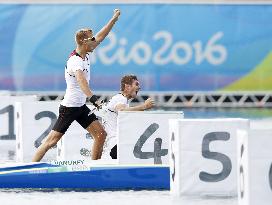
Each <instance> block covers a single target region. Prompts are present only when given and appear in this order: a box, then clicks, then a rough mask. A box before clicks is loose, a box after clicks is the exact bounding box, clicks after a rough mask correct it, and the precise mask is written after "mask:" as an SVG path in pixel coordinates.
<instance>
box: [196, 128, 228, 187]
mask: <svg viewBox="0 0 272 205" xmlns="http://www.w3.org/2000/svg"><path fill="white" fill-rule="evenodd" d="M229 139H230V134H229V133H228V132H210V133H208V134H206V135H205V136H204V138H203V141H202V156H203V157H204V158H207V159H213V160H217V161H219V162H221V163H222V166H223V169H222V171H221V172H220V173H217V174H210V173H207V172H203V171H202V172H200V174H199V178H200V180H202V181H204V182H219V181H222V180H224V179H226V178H227V177H228V176H229V175H230V173H231V169H232V164H231V160H230V158H229V157H228V156H226V155H224V154H222V153H219V152H211V151H210V149H209V145H210V143H211V142H213V141H218V140H220V141H222V140H223V141H227V140H229Z"/></svg>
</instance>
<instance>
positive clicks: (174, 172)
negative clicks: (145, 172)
mask: <svg viewBox="0 0 272 205" xmlns="http://www.w3.org/2000/svg"><path fill="white" fill-rule="evenodd" d="M174 143H176V142H175V134H174V132H172V137H171V150H172V153H171V160H172V163H173V169H172V170H173V172H172V173H171V177H172V181H175V176H176V161H175V154H174V151H173V144H174Z"/></svg>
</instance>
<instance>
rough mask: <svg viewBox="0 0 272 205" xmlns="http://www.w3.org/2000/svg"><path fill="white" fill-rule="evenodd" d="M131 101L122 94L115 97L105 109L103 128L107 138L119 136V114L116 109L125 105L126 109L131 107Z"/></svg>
mask: <svg viewBox="0 0 272 205" xmlns="http://www.w3.org/2000/svg"><path fill="white" fill-rule="evenodd" d="M130 102H131V100H128V99H127V98H126V97H125V96H123V95H122V94H121V93H119V94H116V95H114V96H113V97H112V98H111V99H110V101H109V102H108V104H107V106H106V107H105V108H104V113H103V117H102V120H103V126H104V128H105V130H106V132H107V137H111V136H117V115H118V112H117V110H116V109H115V108H116V105H118V104H123V105H125V106H126V107H129V103H130Z"/></svg>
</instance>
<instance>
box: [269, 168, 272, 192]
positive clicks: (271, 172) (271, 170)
mask: <svg viewBox="0 0 272 205" xmlns="http://www.w3.org/2000/svg"><path fill="white" fill-rule="evenodd" d="M268 178H269V185H270V189H271V191H272V164H271V165H270V169H269V177H268Z"/></svg>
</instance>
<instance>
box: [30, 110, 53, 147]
mask: <svg viewBox="0 0 272 205" xmlns="http://www.w3.org/2000/svg"><path fill="white" fill-rule="evenodd" d="M44 117H48V118H49V119H50V120H51V123H50V125H49V126H48V128H47V129H46V130H45V131H44V132H43V133H42V134H41V135H40V136H39V137H38V138H37V139H36V140H35V142H34V146H35V147H36V148H38V147H39V146H40V145H41V144H42V141H43V139H44V138H46V136H47V135H48V134H49V132H50V131H51V130H52V128H53V126H54V124H55V122H56V121H57V116H56V115H55V113H53V112H50V111H42V112H39V113H37V114H36V115H35V120H40V119H41V118H44ZM56 147H57V146H56V145H55V146H54V147H53V148H56Z"/></svg>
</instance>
